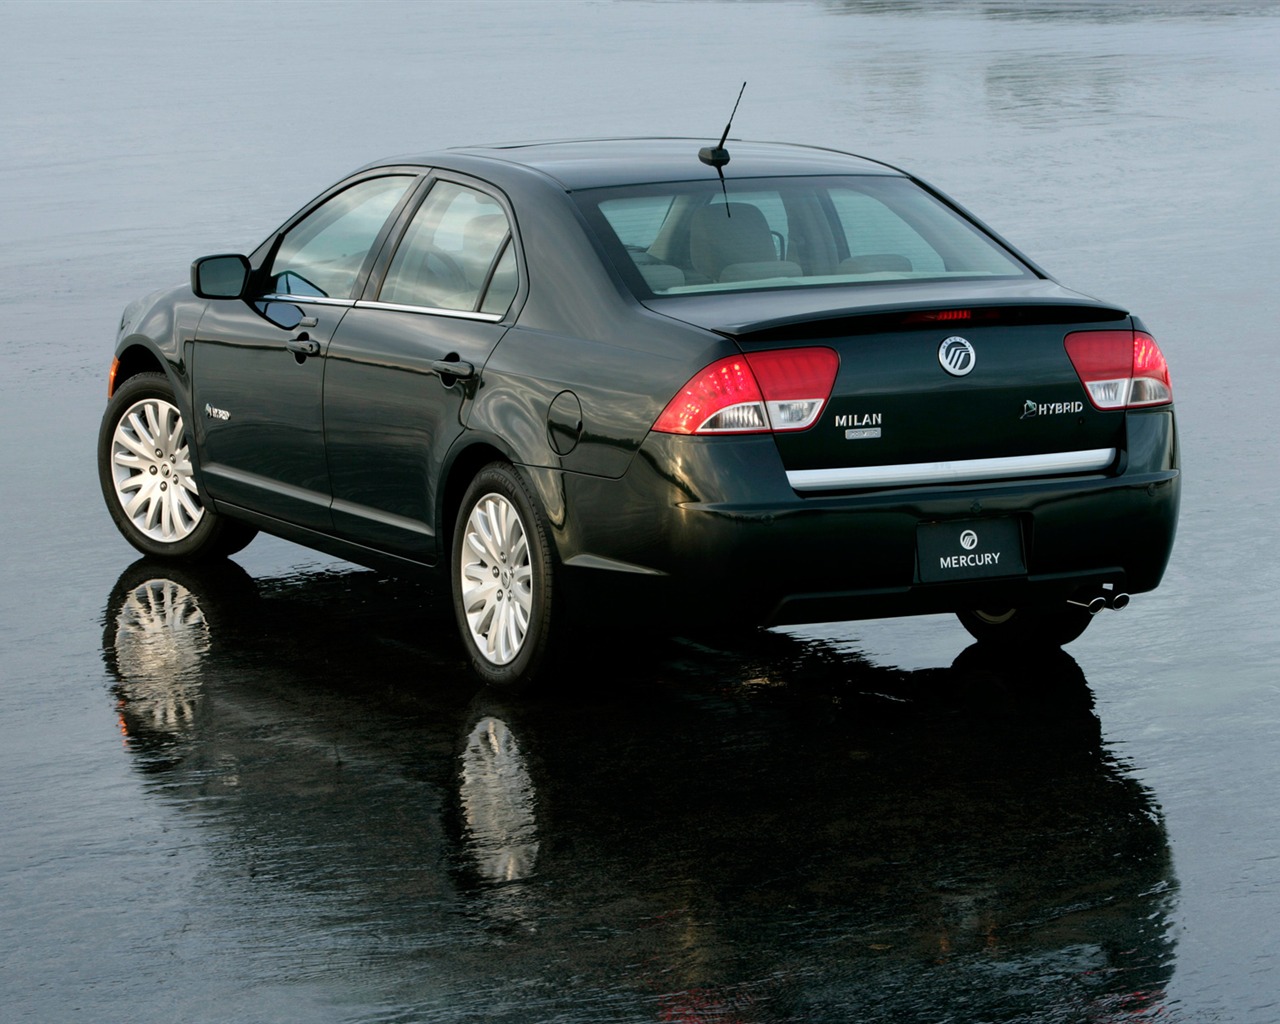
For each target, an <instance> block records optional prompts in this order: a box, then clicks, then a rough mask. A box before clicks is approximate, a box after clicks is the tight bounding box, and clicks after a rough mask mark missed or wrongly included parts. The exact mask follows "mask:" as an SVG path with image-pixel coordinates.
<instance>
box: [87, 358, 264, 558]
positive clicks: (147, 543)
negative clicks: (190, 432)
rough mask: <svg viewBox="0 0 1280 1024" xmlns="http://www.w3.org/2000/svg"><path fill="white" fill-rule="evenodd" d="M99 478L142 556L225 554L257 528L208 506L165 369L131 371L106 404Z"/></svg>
mask: <svg viewBox="0 0 1280 1024" xmlns="http://www.w3.org/2000/svg"><path fill="white" fill-rule="evenodd" d="M98 479H99V482H100V483H101V485H102V496H103V497H104V498H105V499H106V502H107V509H108V510H109V511H110V513H111V518H112V519H113V520H114V521H115V524H116V526H117V527H118V528H119V530H120V532H121V533H122V534H124V538H125V540H127V541H128V542H129V543H130V544H132V545H133V546H134V547H135V548H137V549H138V550H139V551H141V552H142V553H143V554H146V555H155V556H157V557H160V558H175V559H184V560H188V561H194V560H197V559H201V558H213V557H220V556H225V555H230V554H234V553H235V552H236V551H239V550H240V549H241V548H243V547H244V546H245V545H246V544H248V543H249V541H251V540H253V538H254V535H255V534H256V533H257V530H255V529H253V527H250V526H246V525H244V524H243V523H238V522H234V521H232V520H229V519H225V518H223V517H221V516H218V515H217V514H215V513H214V512H213V511H212V510H210V509H208V508H205V506H204V502H203V501H202V500H201V498H200V491H199V488H198V487H197V486H196V480H195V475H194V473H193V472H192V466H191V449H190V442H189V440H188V436H187V430H186V425H185V424H184V423H183V420H182V412H181V410H180V409H179V408H178V406H177V404H176V403H175V401H174V395H173V388H172V387H171V386H170V384H169V379H168V378H167V377H166V376H165V375H164V374H162V373H140V374H137V375H136V376H134V377H130V378H129V379H128V380H127V381H125V382H124V383H123V384H121V385H120V386H119V387H118V388H117V389H116V393H115V394H114V395H113V396H112V398H111V401H110V402H108V403H107V411H106V413H105V415H104V416H103V418H102V428H101V430H100V431H99V432H98Z"/></svg>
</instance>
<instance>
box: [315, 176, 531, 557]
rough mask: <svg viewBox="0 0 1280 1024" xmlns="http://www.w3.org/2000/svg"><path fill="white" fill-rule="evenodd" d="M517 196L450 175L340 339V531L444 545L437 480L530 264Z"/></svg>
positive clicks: (330, 433)
mask: <svg viewBox="0 0 1280 1024" xmlns="http://www.w3.org/2000/svg"><path fill="white" fill-rule="evenodd" d="M511 223H512V221H511V217H510V216H509V214H508V211H507V208H506V205H505V201H504V200H503V199H502V198H501V197H500V196H499V195H498V194H497V193H496V192H492V191H490V190H488V189H487V188H485V187H484V186H482V185H480V184H479V183H478V182H472V181H469V180H463V179H458V180H449V179H445V178H438V179H437V180H435V181H434V182H433V183H432V184H431V187H430V189H429V190H428V191H427V193H426V195H425V197H424V198H423V200H422V202H421V204H420V205H419V206H418V208H417V210H416V211H415V212H414V213H413V216H412V217H411V219H409V221H408V224H407V226H406V227H405V230H404V233H403V235H402V237H401V238H400V239H399V242H398V244H397V245H396V246H395V248H394V250H393V252H392V254H391V255H389V256H388V257H384V259H383V261H380V262H385V264H386V268H387V269H386V272H385V274H379V273H377V272H376V271H375V273H374V275H373V278H372V279H371V280H370V283H369V286H368V288H367V289H366V298H365V299H362V300H361V301H359V302H357V303H356V304H355V308H353V309H352V310H350V311H349V312H348V313H347V315H346V317H344V318H343V321H342V323H341V325H340V326H339V328H338V330H337V332H336V333H335V334H334V336H333V340H332V342H331V343H330V346H329V357H328V364H327V370H326V376H325V386H324V418H325V433H326V444H327V450H328V458H329V479H330V482H331V485H332V490H333V506H332V514H333V524H334V530H335V532H336V533H338V534H339V535H340V536H343V537H346V538H347V539H350V540H354V541H357V542H358V543H361V544H365V545H369V546H372V547H376V548H378V549H380V550H384V551H390V552H392V553H394V554H397V555H401V556H404V557H408V558H412V559H414V560H416V561H422V562H428V563H430V562H433V561H434V560H435V556H436V542H435V537H436V533H437V530H438V524H437V523H436V522H435V514H434V509H435V506H436V496H437V488H438V484H439V481H440V473H441V468H442V464H443V461H444V457H445V454H446V453H447V452H448V450H449V447H450V446H451V445H452V444H453V442H454V441H455V440H456V439H457V437H458V435H459V434H461V433H462V431H463V429H464V425H465V420H466V415H467V411H468V409H469V406H470V401H471V398H472V396H473V395H474V393H475V389H476V387H477V386H478V384H479V377H480V372H481V369H482V368H483V366H484V364H485V361H486V360H487V359H488V357H489V353H490V352H492V351H493V348H494V346H495V345H497V343H498V341H499V339H500V338H501V337H502V335H503V333H504V332H505V331H506V328H507V324H508V321H507V314H508V311H509V310H510V309H511V308H512V306H513V302H514V300H515V297H516V294H517V291H518V285H519V274H518V271H517V253H516V248H515V241H514V239H513V237H512V231H511Z"/></svg>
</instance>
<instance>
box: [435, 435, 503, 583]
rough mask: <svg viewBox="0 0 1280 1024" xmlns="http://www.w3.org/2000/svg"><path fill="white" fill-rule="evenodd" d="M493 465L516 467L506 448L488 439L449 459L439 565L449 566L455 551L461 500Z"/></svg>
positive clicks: (442, 503) (470, 444)
mask: <svg viewBox="0 0 1280 1024" xmlns="http://www.w3.org/2000/svg"><path fill="white" fill-rule="evenodd" d="M491 462H506V463H509V464H510V465H515V464H516V460H515V459H514V458H513V457H512V454H511V452H509V451H507V450H506V447H505V445H502V444H501V443H500V442H498V441H496V440H494V439H489V438H474V439H472V440H470V441H468V442H467V443H465V444H462V445H461V446H459V447H457V448H455V449H454V450H453V451H452V452H451V453H450V455H449V462H448V465H447V466H446V469H445V473H444V486H443V487H441V488H440V497H439V502H438V504H439V509H438V518H437V519H436V522H438V523H439V524H440V529H439V531H438V532H437V536H438V537H439V538H440V539H439V550H440V564H443V565H448V564H449V552H450V551H452V550H453V528H454V521H455V520H456V519H457V518H458V509H459V508H460V507H461V505H462V496H463V495H464V494H465V493H466V490H467V487H468V486H469V485H470V483H471V481H472V480H474V479H475V476H476V474H477V473H479V472H480V470H481V469H483V468H484V467H485V466H487V465H489V463H491Z"/></svg>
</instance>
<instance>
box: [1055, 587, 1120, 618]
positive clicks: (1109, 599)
mask: <svg viewBox="0 0 1280 1024" xmlns="http://www.w3.org/2000/svg"><path fill="white" fill-rule="evenodd" d="M1128 603H1129V595H1128V594H1126V593H1123V592H1122V591H1118V590H1108V589H1104V590H1103V591H1102V592H1101V593H1098V594H1095V595H1094V596H1093V597H1088V598H1084V599H1082V600H1074V599H1072V600H1068V601H1067V604H1070V605H1075V606H1076V607H1077V608H1084V609H1086V610H1087V611H1088V612H1089V614H1090V615H1097V614H1098V612H1100V611H1102V609H1104V608H1111V609H1113V610H1115V611H1119V610H1120V609H1121V608H1124V607H1125V606H1126V605H1127V604H1128Z"/></svg>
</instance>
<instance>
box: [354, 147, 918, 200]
mask: <svg viewBox="0 0 1280 1024" xmlns="http://www.w3.org/2000/svg"><path fill="white" fill-rule="evenodd" d="M715 143H716V140H715V139H710V140H708V139H687V138H617V139H567V140H560V141H552V142H512V143H499V144H495V145H482V146H461V147H458V148H453V149H448V150H442V151H440V152H438V153H430V154H422V155H415V156H405V157H398V158H396V159H395V160H392V161H387V160H380V161H378V162H377V163H376V164H371V165H369V166H370V167H377V166H384V165H387V164H391V163H394V164H399V165H405V164H421V165H423V166H426V167H452V168H455V169H457V170H464V171H475V170H478V169H479V166H481V165H485V164H488V165H490V166H492V165H495V164H498V165H507V166H508V167H510V168H513V169H514V168H518V167H524V168H529V169H531V170H534V171H538V172H541V173H542V174H544V175H546V176H548V177H550V178H553V179H555V180H556V181H557V182H559V183H560V184H561V185H562V186H563V187H564V188H565V189H567V190H570V191H574V190H577V189H584V188H602V187H610V186H614V185H636V184H648V183H655V182H663V181H688V180H698V179H701V178H704V177H706V176H707V175H708V174H711V175H714V174H715V169H714V168H712V167H710V166H708V165H706V164H704V163H702V162H701V161H699V159H698V151H699V150H700V149H701V148H702V147H703V146H714V145H715ZM725 148H726V149H727V150H728V151H729V156H730V162H729V164H728V165H727V166H726V167H725V169H724V172H725V177H726V178H729V179H730V180H732V179H733V178H734V177H739V178H761V177H791V176H800V175H837V174H877V175H902V174H903V173H904V172H903V171H900V170H899V169H898V168H896V167H892V166H890V165H888V164H884V163H881V162H879V161H876V160H871V159H869V158H867V157H861V156H855V155H854V154H852V153H842V152H840V151H838V150H834V149H824V148H821V147H817V146H804V145H796V144H792V143H779V142H750V141H744V140H741V139H729V140H728V141H727V142H726V143H725Z"/></svg>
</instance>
